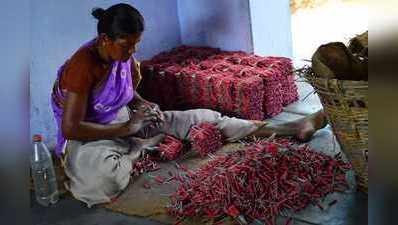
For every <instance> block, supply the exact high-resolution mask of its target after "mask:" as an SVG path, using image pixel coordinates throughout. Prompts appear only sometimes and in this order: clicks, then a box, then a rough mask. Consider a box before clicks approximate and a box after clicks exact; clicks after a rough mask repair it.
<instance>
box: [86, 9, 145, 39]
mask: <svg viewBox="0 0 398 225" xmlns="http://www.w3.org/2000/svg"><path fill="white" fill-rule="evenodd" d="M91 15H93V16H94V17H95V18H97V19H98V25H97V31H98V34H102V33H105V34H106V35H108V37H110V38H111V39H112V40H116V39H117V38H122V37H124V36H126V35H129V34H134V33H137V32H143V31H144V17H143V16H142V15H141V13H140V12H139V11H138V10H137V9H136V8H134V7H133V6H131V5H128V4H124V3H121V4H117V5H113V6H111V7H109V8H108V9H106V10H104V9H101V8H94V9H93V10H92V12H91Z"/></svg>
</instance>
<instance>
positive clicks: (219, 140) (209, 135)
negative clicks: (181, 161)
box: [133, 123, 224, 175]
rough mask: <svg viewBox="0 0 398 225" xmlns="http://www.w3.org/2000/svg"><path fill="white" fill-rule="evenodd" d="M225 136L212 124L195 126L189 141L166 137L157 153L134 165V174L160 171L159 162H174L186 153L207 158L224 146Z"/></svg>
mask: <svg viewBox="0 0 398 225" xmlns="http://www.w3.org/2000/svg"><path fill="white" fill-rule="evenodd" d="M223 140H224V137H223V134H222V132H221V130H219V129H218V128H217V127H216V126H215V125H214V124H212V123H201V124H198V125H194V126H192V127H191V128H190V130H189V132H188V139H187V140H179V139H177V138H176V137H173V136H170V135H166V136H165V138H164V139H163V141H162V142H161V143H160V144H158V146H156V151H155V152H154V151H152V152H151V153H148V154H145V153H144V155H143V157H142V158H141V159H140V160H137V161H136V162H135V163H134V165H133V173H134V174H136V175H140V174H142V173H147V172H153V171H156V170H158V169H159V167H158V165H157V163H156V162H157V161H172V160H176V159H178V158H179V157H181V156H182V155H183V154H184V153H187V152H188V151H192V152H195V153H197V154H198V155H199V156H200V157H202V158H203V157H206V156H207V155H208V154H209V153H214V152H216V151H217V150H218V149H219V148H221V147H222V146H223Z"/></svg>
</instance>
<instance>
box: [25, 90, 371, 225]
mask: <svg viewBox="0 0 398 225" xmlns="http://www.w3.org/2000/svg"><path fill="white" fill-rule="evenodd" d="M299 86H300V99H301V100H299V101H298V102H297V103H295V104H292V105H290V106H288V107H286V109H285V112H283V113H282V114H280V115H278V116H277V117H275V118H273V119H272V120H273V121H274V122H278V123H279V122H285V121H291V120H294V119H297V118H301V117H302V116H303V115H305V114H309V113H313V112H316V111H317V110H319V109H321V108H322V107H321V104H320V102H319V99H318V98H317V96H316V95H312V94H311V95H310V96H309V97H307V98H306V99H305V100H304V98H305V97H306V96H307V95H308V93H311V92H312V89H311V87H310V86H309V85H307V84H304V83H299ZM310 144H311V145H312V146H313V148H315V149H317V150H319V151H325V152H329V153H330V152H331V151H332V152H338V151H340V148H339V146H338V144H336V142H335V139H334V136H333V134H332V131H331V128H330V126H328V127H326V128H325V129H322V130H320V131H318V132H317V133H316V134H315V136H314V138H313V140H312V141H311V142H310ZM352 180H353V179H352V177H351V182H352ZM332 200H338V203H337V204H336V205H334V206H332V207H330V208H326V209H325V210H324V211H320V210H319V209H318V208H316V207H308V208H307V209H306V210H304V211H303V212H301V213H300V214H297V215H294V218H296V220H295V221H294V223H293V224H292V225H308V224H310V225H311V224H312V225H321V224H322V225H359V224H361V225H364V224H368V201H367V196H365V195H364V194H361V193H356V192H353V191H349V192H347V193H344V194H332V195H329V196H328V198H327V199H326V201H325V202H326V203H327V202H330V201H332ZM31 202H32V203H31V214H32V215H31V218H32V224H33V225H127V224H128V225H161V223H158V222H155V221H151V220H148V219H145V218H139V217H132V216H125V215H122V214H119V213H114V212H111V211H108V210H106V209H103V208H92V209H88V208H86V207H85V206H84V205H83V204H82V203H80V202H78V201H76V200H72V199H70V198H64V199H61V200H60V201H59V202H58V203H57V204H56V205H55V206H52V207H50V208H44V207H41V206H40V205H38V204H37V203H35V201H34V199H33V197H32V201H31ZM278 224H284V221H283V220H281V221H278Z"/></svg>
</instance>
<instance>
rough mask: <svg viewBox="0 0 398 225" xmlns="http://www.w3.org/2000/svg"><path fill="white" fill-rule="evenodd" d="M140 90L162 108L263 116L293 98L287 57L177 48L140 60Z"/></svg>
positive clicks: (253, 116)
mask: <svg viewBox="0 0 398 225" xmlns="http://www.w3.org/2000/svg"><path fill="white" fill-rule="evenodd" d="M142 72H143V77H144V79H143V82H142V85H141V87H140V88H141V90H140V91H141V94H142V95H143V96H144V97H146V98H147V99H149V100H151V101H153V102H156V103H158V104H159V105H160V107H161V108H162V109H163V110H176V109H186V108H209V109H213V110H218V111H220V112H222V113H224V114H226V115H230V116H236V117H240V118H245V119H256V120H262V119H264V118H265V117H270V116H275V115H277V114H279V113H280V112H282V110H283V106H285V105H287V104H290V103H292V102H294V101H296V100H297V99H298V92H297V87H296V85H295V83H294V75H293V66H292V62H291V60H290V59H288V58H283V57H260V56H256V55H251V54H248V53H244V52H226V51H221V50H220V49H214V48H203V47H202V48H201V47H188V46H181V47H178V48H175V49H172V50H171V51H169V52H163V53H160V54H159V55H157V56H155V57H154V58H152V59H151V60H149V61H144V62H142Z"/></svg>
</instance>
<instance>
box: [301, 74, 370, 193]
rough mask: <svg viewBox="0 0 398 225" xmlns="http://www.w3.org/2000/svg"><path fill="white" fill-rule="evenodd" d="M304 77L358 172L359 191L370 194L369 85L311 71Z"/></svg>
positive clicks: (364, 82) (365, 82)
mask: <svg viewBox="0 0 398 225" xmlns="http://www.w3.org/2000/svg"><path fill="white" fill-rule="evenodd" d="M301 75H303V77H304V78H306V79H307V81H309V83H310V84H311V85H312V86H313V87H314V89H315V92H316V93H317V94H318V95H319V98H320V99H321V102H322V105H323V108H324V111H325V112H326V114H327V117H328V120H329V122H330V124H331V126H332V128H333V132H334V133H335V135H336V137H337V140H338V142H339V143H340V146H341V148H342V150H343V152H344V153H345V154H346V156H347V158H348V160H349V161H350V162H351V164H352V166H353V168H354V171H355V173H356V178H357V179H356V180H357V187H358V190H360V191H363V192H365V193H367V192H368V82H367V81H350V80H337V79H324V78H317V77H315V76H314V74H313V73H312V71H311V70H310V69H307V70H306V71H305V72H303V73H302V74H301Z"/></svg>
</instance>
